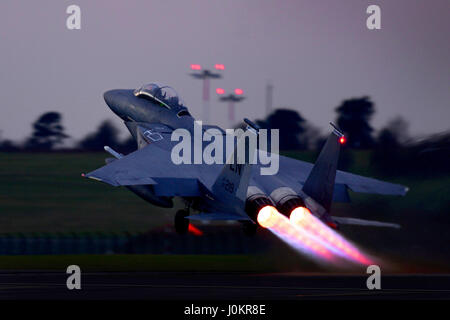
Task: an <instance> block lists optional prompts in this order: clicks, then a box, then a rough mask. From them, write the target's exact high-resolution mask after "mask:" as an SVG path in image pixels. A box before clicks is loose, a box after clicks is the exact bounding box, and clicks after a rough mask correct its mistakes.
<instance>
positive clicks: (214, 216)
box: [186, 212, 250, 221]
mask: <svg viewBox="0 0 450 320" xmlns="http://www.w3.org/2000/svg"><path fill="white" fill-rule="evenodd" d="M186 219H190V220H235V221H237V220H250V218H248V217H244V216H240V215H237V214H230V213H220V212H217V213H199V214H195V215H192V216H187V217H186Z"/></svg>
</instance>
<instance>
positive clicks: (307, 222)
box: [289, 207, 372, 265]
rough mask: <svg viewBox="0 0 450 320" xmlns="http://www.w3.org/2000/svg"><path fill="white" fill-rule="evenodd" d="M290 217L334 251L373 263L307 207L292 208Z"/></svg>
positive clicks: (352, 258)
mask: <svg viewBox="0 0 450 320" xmlns="http://www.w3.org/2000/svg"><path fill="white" fill-rule="evenodd" d="M289 219H290V221H291V222H292V223H293V224H295V225H296V226H298V227H300V228H302V229H304V230H306V231H308V232H310V233H311V234H313V235H314V236H316V237H317V238H319V239H320V240H322V241H323V242H324V243H325V244H326V245H327V247H329V248H332V250H333V252H335V253H336V254H338V255H340V256H342V257H344V258H346V259H349V260H353V261H356V262H359V263H362V264H365V265H369V264H371V263H372V262H371V261H370V259H369V258H367V257H366V256H365V255H363V254H362V253H361V252H360V251H359V250H358V249H357V248H356V247H355V246H354V245H352V244H351V243H350V242H349V241H347V240H346V239H344V238H343V237H342V236H341V235H339V234H338V233H337V232H335V231H334V230H332V229H330V228H329V227H327V225H326V224H324V223H323V222H322V221H321V220H319V219H318V218H316V217H315V216H314V215H313V214H311V212H310V211H309V210H308V209H307V208H305V207H298V208H295V209H294V210H292V212H291V215H290V217H289Z"/></svg>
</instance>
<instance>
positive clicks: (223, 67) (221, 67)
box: [214, 64, 225, 70]
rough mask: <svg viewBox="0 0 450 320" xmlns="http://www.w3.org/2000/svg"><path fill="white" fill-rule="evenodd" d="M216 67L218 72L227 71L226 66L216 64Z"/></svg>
mask: <svg viewBox="0 0 450 320" xmlns="http://www.w3.org/2000/svg"><path fill="white" fill-rule="evenodd" d="M214 67H215V68H216V69H217V70H225V66H224V65H223V64H216V65H214Z"/></svg>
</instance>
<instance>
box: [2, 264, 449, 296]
mask: <svg viewBox="0 0 450 320" xmlns="http://www.w3.org/2000/svg"><path fill="white" fill-rule="evenodd" d="M67 276H68V275H66V273H65V272H59V273H58V272H44V271H40V272H37V271H32V272H31V271H21V272H11V271H3V272H0V300H18V299H19V300H23V299H25V300H55V299H56V300H60V299H62V300H71V299H88V300H91V299H94V300H98V299H101V300H105V299H106V300H110V299H119V300H122V299H125V300H130V299H131V300H187V301H194V300H305V299H306V300H311V299H312V300H324V299H325V300H330V299H331V300H335V299H338V300H339V299H341V300H342V299H344V300H348V299H382V300H391V299H402V300H404V299H408V300H409V299H450V275H390V276H382V278H381V286H382V289H381V290H368V289H367V287H366V279H367V278H366V276H361V275H317V274H299V273H295V274H294V273H289V274H278V273H277V274H252V273H193V272H182V273H174V272H145V273H112V272H111V273H82V275H81V290H68V289H67V287H66V279H67Z"/></svg>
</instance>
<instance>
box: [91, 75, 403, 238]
mask: <svg viewBox="0 0 450 320" xmlns="http://www.w3.org/2000/svg"><path fill="white" fill-rule="evenodd" d="M104 99H105V101H106V104H107V105H108V106H109V108H110V109H111V110H112V111H113V112H114V113H115V114H116V115H117V116H119V117H120V118H121V119H122V120H123V121H124V124H125V126H126V127H127V128H128V130H129V131H130V133H131V135H132V136H133V138H134V139H135V141H136V144H137V150H136V151H134V152H132V153H130V154H128V155H123V154H120V153H118V152H116V151H114V150H112V149H111V148H110V147H108V146H105V150H106V151H107V152H109V153H110V154H111V155H113V156H114V158H109V159H107V160H106V163H107V164H106V165H105V166H103V167H101V168H99V169H97V170H95V171H92V172H90V173H88V174H83V176H85V177H87V178H91V179H95V180H99V181H102V182H104V183H107V184H110V185H112V186H124V187H126V188H128V189H129V190H131V191H132V192H134V193H135V194H137V195H138V196H140V197H141V198H143V199H145V200H146V201H148V202H150V203H151V204H153V205H156V206H160V207H165V208H170V207H173V198H174V197H180V198H181V199H183V200H184V203H185V209H183V210H179V211H178V212H177V213H176V214H175V222H174V223H175V229H176V231H177V232H178V233H180V234H183V233H186V232H187V230H188V227H189V220H235V221H239V222H241V223H242V225H243V229H244V232H245V233H246V234H254V233H255V232H256V230H257V228H258V226H259V225H260V223H258V214H259V213H260V212H261V210H262V209H263V208H265V207H268V206H270V207H272V208H275V209H276V210H278V212H280V213H282V214H284V215H286V216H287V217H289V216H290V214H291V212H293V211H294V210H295V209H296V208H300V207H301V208H305V209H307V210H308V212H310V213H311V214H313V215H314V216H316V217H318V218H319V219H321V220H322V221H323V222H325V223H326V224H328V225H329V226H330V227H333V228H337V227H338V226H339V224H361V225H372V226H382V227H398V225H396V224H391V223H383V222H378V221H368V220H360V219H354V218H338V217H332V216H331V205H332V203H333V202H348V201H349V194H348V190H349V189H350V190H351V191H353V192H362V193H374V194H383V195H400V196H403V195H405V194H406V192H407V191H408V188H407V187H405V186H402V185H398V184H392V183H388V182H383V181H380V180H376V179H372V178H367V177H363V176H359V175H355V174H352V173H348V172H343V171H340V170H337V163H338V157H339V150H340V146H341V144H342V143H343V142H344V141H345V137H344V135H343V134H342V132H341V131H340V130H339V129H338V128H337V127H336V126H334V125H333V127H332V130H331V133H330V135H329V137H328V139H327V141H326V143H325V145H324V147H323V149H322V150H321V152H320V155H319V156H318V159H317V161H316V162H315V164H312V163H308V162H304V161H299V160H294V159H291V158H288V157H284V156H280V157H279V170H278V172H277V173H276V174H274V175H261V174H260V171H259V170H258V169H259V167H260V166H261V165H260V164H252V163H251V161H249V160H248V159H251V157H252V156H253V155H254V153H255V152H259V150H250V149H251V148H249V150H247V153H246V156H245V157H246V160H244V161H241V164H238V165H237V164H236V163H233V161H224V162H223V164H217V163H213V164H206V163H200V164H188V163H179V164H176V163H174V161H173V160H172V158H171V150H172V149H173V147H174V145H175V143H176V142H175V141H172V140H173V139H172V138H171V136H172V133H173V132H174V131H175V130H177V129H180V128H182V129H185V130H187V131H188V132H192V133H193V132H194V131H195V119H194V118H193V117H192V116H191V114H190V113H189V111H188V109H187V108H186V106H185V105H184V103H183V101H182V100H181V98H180V97H179V96H178V94H177V93H176V91H175V90H174V89H173V88H171V87H169V86H163V85H159V84H156V83H151V84H147V85H144V86H142V87H140V88H138V89H136V90H132V89H118V90H110V91H107V92H105V93H104ZM245 122H246V123H247V125H248V126H247V132H246V133H248V134H250V135H256V136H258V134H259V130H260V128H259V127H258V126H257V125H255V124H254V123H253V122H251V121H250V120H247V119H245ZM210 128H215V129H217V130H216V132H218V133H217V134H218V135H225V131H224V130H222V129H220V128H219V127H216V126H203V128H202V130H203V131H206V130H208V129H210ZM193 143H194V142H193ZM242 144H245V141H244V138H241V139H238V141H237V144H236V146H235V149H234V152H233V153H232V154H231V157H232V158H233V159H236V157H237V150H238V149H239V148H240V147H242ZM224 160H226V159H224ZM238 163H239V162H238Z"/></svg>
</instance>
